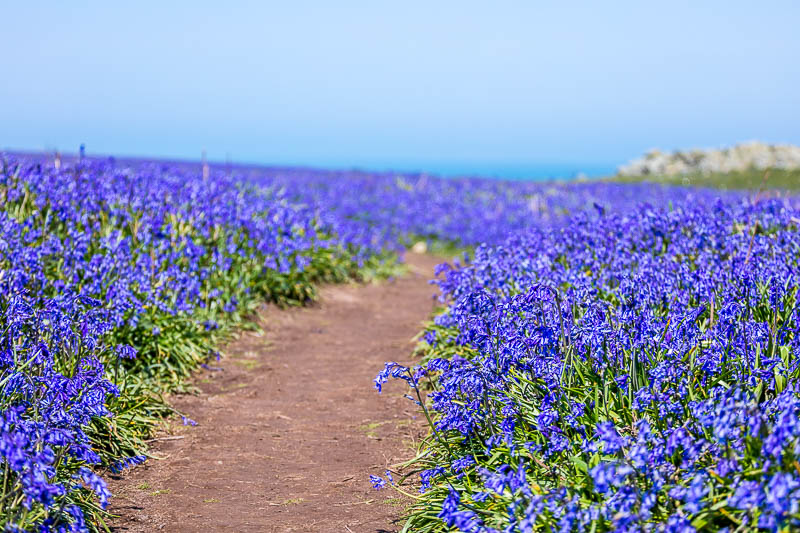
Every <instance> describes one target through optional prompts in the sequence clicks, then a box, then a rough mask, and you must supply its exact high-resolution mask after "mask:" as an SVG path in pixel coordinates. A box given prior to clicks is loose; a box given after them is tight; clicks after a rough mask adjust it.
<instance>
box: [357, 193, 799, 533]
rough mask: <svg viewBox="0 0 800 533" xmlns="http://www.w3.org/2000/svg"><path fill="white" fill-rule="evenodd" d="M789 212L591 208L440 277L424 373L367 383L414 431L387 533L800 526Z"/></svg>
mask: <svg viewBox="0 0 800 533" xmlns="http://www.w3.org/2000/svg"><path fill="white" fill-rule="evenodd" d="M618 207H619V206H618ZM799 207H800V204H798V201H797V200H796V199H794V198H765V197H763V196H759V195H753V196H745V195H738V196H737V195H731V194H728V195H726V196H725V197H719V198H718V197H715V196H714V195H713V193H710V192H705V191H696V192H692V193H690V194H689V195H688V196H687V197H685V198H683V199H677V198H674V199H673V202H672V203H671V204H669V205H664V204H660V205H659V204H656V203H653V204H639V205H638V206H637V207H635V208H632V209H619V208H618V209H614V208H605V207H604V206H602V205H598V208H597V210H596V211H595V212H583V213H580V214H578V215H576V216H573V217H570V218H569V221H568V222H565V223H563V224H561V225H560V226H559V227H558V228H555V229H549V228H545V229H536V228H533V229H529V230H528V231H525V232H521V233H519V234H514V235H512V236H510V237H509V238H508V239H506V240H505V241H503V242H502V243H500V244H498V245H495V246H488V245H487V246H482V247H479V248H478V249H477V251H476V253H475V257H474V260H473V261H472V263H471V264H468V265H465V266H462V267H458V268H454V267H451V266H447V265H445V266H443V267H441V270H442V274H443V277H442V278H441V279H440V281H439V282H438V283H439V286H440V288H441V292H442V301H443V302H446V303H447V306H446V308H445V310H444V311H443V312H442V313H441V314H440V315H439V316H437V318H436V319H435V321H434V323H432V324H431V325H430V326H429V327H427V329H426V331H425V334H424V342H423V343H422V345H421V346H422V351H423V353H424V357H425V359H424V363H423V364H421V365H420V366H417V367H413V368H406V367H403V366H401V365H398V364H395V363H389V364H387V366H386V369H385V370H384V371H383V372H381V374H380V375H379V376H378V378H377V379H376V384H377V387H378V389H380V386H381V384H382V383H384V382H385V380H387V379H389V378H390V377H395V378H400V379H404V380H405V381H407V382H408V383H409V385H410V386H411V387H412V389H413V390H414V392H415V393H414V394H413V396H414V397H415V398H418V399H419V400H420V401H419V402H418V403H420V405H423V406H424V410H425V414H426V416H429V417H430V418H429V419H430V420H431V422H432V434H431V437H430V438H429V439H428V441H427V442H426V443H425V444H424V445H423V446H422V448H421V451H420V455H419V456H418V457H417V458H416V459H415V460H414V461H412V463H411V465H412V466H409V467H408V468H407V469H406V472H414V471H420V470H421V474H420V476H421V489H420V492H421V493H422V494H421V496H419V497H418V500H417V503H416V504H415V506H414V509H413V513H412V514H411V516H410V518H409V521H408V523H407V526H406V530H408V531H415V532H417V531H450V530H458V531H468V532H479V531H486V532H494V531H502V532H508V533H511V532H529V531H534V530H544V531H554V530H558V531H605V530H615V531H694V530H706V531H720V530H728V531H741V530H755V529H764V530H772V531H776V530H793V529H797V528H800V465H799V464H798V459H800V423H799V422H798V414H800V383H799V382H798V374H799V373H800V370H798V358H797V355H798V354H800V317H799V316H798V314H799V313H800V309H799V307H800V304H799V303H798V287H800V232H799V231H798V228H799V227H800V210H799V209H798V208H799ZM426 394H427V398H426ZM389 474H390V475H389V479H388V480H387V479H382V478H380V477H377V476H376V477H374V478H373V481H374V483H375V484H376V486H377V487H382V486H384V485H386V484H387V483H395V481H400V480H397V479H396V477H395V478H392V477H391V473H389ZM409 475H410V474H409ZM402 487H403V486H402V485H400V486H398V488H399V489H400V490H405V489H403V488H402Z"/></svg>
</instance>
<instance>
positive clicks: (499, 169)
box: [314, 162, 617, 181]
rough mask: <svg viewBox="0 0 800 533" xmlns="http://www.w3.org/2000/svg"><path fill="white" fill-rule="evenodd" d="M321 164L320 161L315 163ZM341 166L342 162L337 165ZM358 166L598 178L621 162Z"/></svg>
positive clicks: (449, 173)
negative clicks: (615, 163)
mask: <svg viewBox="0 0 800 533" xmlns="http://www.w3.org/2000/svg"><path fill="white" fill-rule="evenodd" d="M314 166H317V165H314ZM337 166H338V165H337ZM354 168H358V169H361V170H373V171H396V172H413V173H417V172H425V173H430V174H434V175H438V176H444V177H457V176H475V177H483V178H497V179H508V180H535V181H547V180H568V179H575V178H581V177H583V178H598V177H603V176H611V175H613V174H615V173H616V171H617V165H614V164H610V163H605V164H604V163H586V164H580V163H548V164H536V163H513V164H509V163H432V162H424V163H417V164H401V165H391V164H388V165H381V164H372V165H364V166H359V165H354Z"/></svg>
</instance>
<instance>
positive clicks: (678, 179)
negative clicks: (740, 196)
mask: <svg viewBox="0 0 800 533" xmlns="http://www.w3.org/2000/svg"><path fill="white" fill-rule="evenodd" d="M608 181H614V182H619V183H642V182H650V183H663V184H667V185H685V186H694V187H711V188H715V189H724V190H753V189H762V188H763V189H784V190H791V191H796V190H800V169H794V170H784V169H770V170H769V171H765V170H757V169H751V170H743V171H737V172H725V173H722V172H715V173H710V174H701V173H694V174H683V175H678V176H658V175H655V174H652V175H645V176H614V177H611V178H608Z"/></svg>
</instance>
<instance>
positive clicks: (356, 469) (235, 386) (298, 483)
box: [111, 253, 437, 533]
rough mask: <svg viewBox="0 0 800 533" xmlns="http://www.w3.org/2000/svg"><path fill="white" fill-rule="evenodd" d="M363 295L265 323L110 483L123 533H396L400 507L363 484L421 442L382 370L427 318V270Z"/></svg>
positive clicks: (389, 495)
mask: <svg viewBox="0 0 800 533" xmlns="http://www.w3.org/2000/svg"><path fill="white" fill-rule="evenodd" d="M406 261H407V262H408V263H409V264H410V266H411V272H410V273H409V274H408V275H406V276H403V277H402V278H400V279H397V280H393V281H386V282H382V283H379V284H371V285H365V286H357V285H343V286H332V287H326V288H324V289H323V290H322V291H321V299H320V303H319V304H317V305H314V306H312V307H308V308H299V309H290V310H277V309H274V308H269V309H267V310H266V311H265V313H264V316H263V327H264V330H265V333H264V334H262V335H260V336H259V335H255V334H250V333H245V334H243V335H242V337H241V338H240V339H238V340H237V341H235V342H233V343H232V344H231V345H230V346H228V347H227V348H226V354H227V355H228V357H226V358H225V359H223V360H222V362H221V368H222V370H221V371H204V372H203V373H201V374H199V375H198V381H197V385H198V387H199V388H200V389H201V390H202V394H200V395H197V396H179V397H176V398H174V399H173V403H174V404H175V406H176V407H177V408H178V409H179V410H181V411H182V412H184V413H185V414H186V415H187V416H190V417H191V418H193V419H194V420H196V421H197V423H198V425H197V426H196V427H183V426H179V427H177V428H175V430H174V436H172V437H167V438H166V439H165V440H161V441H158V443H157V445H156V446H155V450H154V451H155V453H156V454H158V455H159V456H163V457H166V459H165V460H161V461H157V460H149V461H148V462H147V463H146V464H145V466H142V467H139V468H136V469H134V470H133V471H131V472H129V473H128V474H127V475H125V476H124V477H123V478H122V479H121V480H116V481H114V482H112V483H111V489H112V492H113V493H114V494H115V498H114V499H113V500H112V509H111V510H112V512H114V513H116V514H119V515H120V518H119V519H118V520H117V521H116V522H115V523H114V526H115V530H116V531H120V532H150V531H159V530H162V531H169V532H189V531H237V532H239V531H241V532H249V531H259V532H261V531H264V532H278V531H280V532H283V531H308V532H316V531H337V532H338V531H341V532H345V533H347V532H348V531H350V532H352V533H360V532H377V531H396V530H398V529H399V528H400V527H401V525H402V524H401V523H399V522H397V519H398V518H399V517H400V515H401V514H402V511H403V505H404V503H405V502H403V501H402V500H399V499H398V498H397V495H396V493H395V492H394V491H389V490H384V491H381V492H376V491H375V490H374V489H373V488H372V487H371V485H370V483H369V480H368V476H369V474H373V473H378V474H380V473H382V472H383V470H384V468H385V467H386V466H387V465H389V464H392V463H396V462H398V461H400V460H402V459H405V458H407V457H408V455H409V449H408V445H409V441H410V440H411V439H413V438H417V437H418V436H419V433H420V431H421V424H420V423H419V421H415V420H413V417H414V415H415V414H416V413H415V411H414V409H413V407H414V405H413V404H412V403H411V402H409V401H408V400H405V399H403V398H402V396H401V391H402V392H404V391H403V390H402V387H400V386H399V384H395V385H394V386H393V387H390V388H388V389H384V393H383V394H382V395H380V396H379V395H378V394H377V393H376V391H375V389H374V388H373V384H372V380H373V378H374V377H375V374H376V373H377V372H378V371H379V370H380V369H381V368H382V367H383V363H384V361H389V360H397V361H408V360H409V359H410V353H411V349H412V346H413V345H412V344H411V342H410V340H411V338H412V337H413V336H414V335H415V334H416V333H417V332H418V331H419V329H420V322H421V321H423V320H425V319H426V318H428V317H429V315H430V312H431V310H432V308H433V300H432V295H433V294H434V293H435V289H434V287H432V286H431V285H429V284H428V283H427V280H429V279H430V278H432V277H433V267H434V265H435V264H436V262H437V261H436V260H435V259H433V258H431V257H428V256H423V255H416V254H412V253H409V254H407V257H406Z"/></svg>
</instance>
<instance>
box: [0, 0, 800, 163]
mask: <svg viewBox="0 0 800 533" xmlns="http://www.w3.org/2000/svg"><path fill="white" fill-rule="evenodd" d="M0 13H2V18H3V23H2V31H0V69H2V70H0V72H2V75H1V76H2V78H1V79H2V81H1V82H0V147H7V148H16V149H42V148H59V149H61V150H62V151H70V150H72V151H74V150H75V149H76V148H75V147H77V146H78V144H79V143H81V142H85V143H86V145H87V151H88V152H90V153H92V152H93V153H105V154H116V155H149V156H164V157H183V158H198V157H199V154H200V151H201V149H202V148H204V147H205V148H207V150H208V154H209V157H210V158H212V159H219V160H223V159H225V156H226V154H230V155H231V157H232V158H233V160H234V161H251V162H261V163H278V164H311V165H318V166H319V165H321V166H339V167H350V166H362V167H373V168H384V167H394V168H423V169H430V170H439V171H444V172H448V171H456V170H470V169H474V170H476V171H480V172H489V173H498V174H501V173H505V174H515V173H516V174H520V173H521V174H524V173H525V172H534V171H533V170H531V169H539V170H540V171H541V169H547V168H549V169H561V170H565V169H585V170H589V171H590V172H591V171H593V170H594V169H601V170H602V169H611V168H613V167H614V166H615V165H616V164H618V163H621V162H624V161H625V160H627V159H629V158H631V157H634V156H637V155H639V154H640V153H642V152H643V151H644V150H646V149H648V148H652V147H659V148H663V149H672V148H680V147H691V146H719V145H725V144H730V143H734V142H738V141H744V140H750V139H761V140H765V141H771V142H793V143H800V31H798V28H800V2H797V1H785V2H778V1H763V2H753V1H705V2H703V1H699V0H695V1H686V2H682V1H680V2H676V1H670V2H641V1H631V2H611V1H607V2H596V1H594V2H535V1H527V2H503V1H498V2H486V1H482V2H468V1H462V2H445V1H432V0H428V1H425V2H417V1H412V0H407V1H404V2H392V3H390V2H380V1H378V2H376V1H364V2H349V1H346V0H340V1H336V2H305V1H299V0H292V1H288V2H266V1H265V2H235V1H232V2H219V1H215V2H204V1H198V0H194V1H187V2H183V1H169V2H167V1H158V2H149V1H140V2H129V3H122V2H108V1H104V2H81V1H73V2H44V1H31V2H11V1H6V0H0ZM492 169H494V171H493V170H492ZM526 169H527V170H526ZM565 171H566V170H565ZM594 171H599V170H594ZM553 172H556V170H553Z"/></svg>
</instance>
